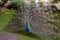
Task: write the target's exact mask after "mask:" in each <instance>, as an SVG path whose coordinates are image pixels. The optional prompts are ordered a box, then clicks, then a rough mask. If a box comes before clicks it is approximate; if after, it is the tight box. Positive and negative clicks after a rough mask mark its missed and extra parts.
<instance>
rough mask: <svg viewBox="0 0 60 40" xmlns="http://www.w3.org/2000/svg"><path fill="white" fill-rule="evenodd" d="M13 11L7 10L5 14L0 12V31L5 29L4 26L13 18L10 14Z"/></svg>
mask: <svg viewBox="0 0 60 40" xmlns="http://www.w3.org/2000/svg"><path fill="white" fill-rule="evenodd" d="M13 13H14V11H11V10H7V11H5V12H0V30H2V29H3V28H5V26H6V25H7V24H8V22H9V21H10V20H11V18H12V17H13V16H12V14H13Z"/></svg>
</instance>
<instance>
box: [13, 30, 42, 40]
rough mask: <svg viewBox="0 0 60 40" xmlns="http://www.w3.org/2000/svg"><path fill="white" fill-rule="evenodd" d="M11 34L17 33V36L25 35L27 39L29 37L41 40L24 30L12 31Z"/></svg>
mask: <svg viewBox="0 0 60 40" xmlns="http://www.w3.org/2000/svg"><path fill="white" fill-rule="evenodd" d="M12 33H17V34H20V35H25V36H28V37H31V38H35V39H38V40H41V38H40V37H39V36H37V35H36V34H33V33H31V32H27V31H25V30H17V31H12Z"/></svg>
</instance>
